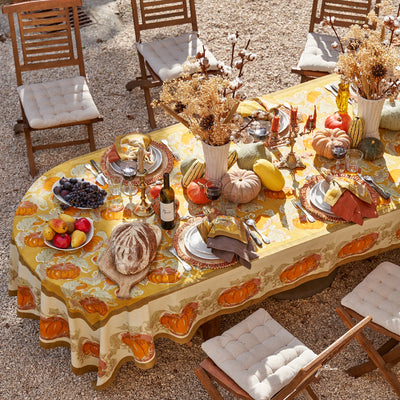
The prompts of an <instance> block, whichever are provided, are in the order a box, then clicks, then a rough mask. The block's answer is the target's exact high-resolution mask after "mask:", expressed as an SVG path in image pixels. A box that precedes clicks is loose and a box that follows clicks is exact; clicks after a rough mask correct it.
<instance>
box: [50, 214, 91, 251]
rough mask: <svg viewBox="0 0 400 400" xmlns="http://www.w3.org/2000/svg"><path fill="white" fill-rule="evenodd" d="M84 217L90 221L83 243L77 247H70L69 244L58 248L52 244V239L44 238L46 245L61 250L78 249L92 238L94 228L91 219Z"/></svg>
mask: <svg viewBox="0 0 400 400" xmlns="http://www.w3.org/2000/svg"><path fill="white" fill-rule="evenodd" d="M85 218H86V219H87V220H88V221H89V222H90V229H89V232H87V233H86V242H85V243H83V244H81V245H80V246H78V247H71V246H69V247H67V248H66V249H60V248H59V247H56V246H54V244H53V241H52V240H46V239H45V240H44V243H45V244H46V246H49V247H51V248H52V249H54V250H62V251H75V250H78V249H80V248H81V247H83V246H85V245H87V244H88V243H89V242H90V241H91V240H92V238H93V234H94V228H93V221H92V220H91V219H90V218H88V217H85Z"/></svg>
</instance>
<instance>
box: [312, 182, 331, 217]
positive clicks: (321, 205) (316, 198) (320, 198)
mask: <svg viewBox="0 0 400 400" xmlns="http://www.w3.org/2000/svg"><path fill="white" fill-rule="evenodd" d="M328 188H329V185H328V183H327V182H326V181H325V180H324V181H321V182H318V183H317V184H316V185H314V186H313V187H312V188H311V190H310V201H311V203H312V204H313V205H314V206H315V207H317V208H318V209H320V210H321V211H323V212H324V213H326V214H328V215H331V216H333V217H336V216H337V215H336V214H334V213H333V212H332V210H331V206H330V205H329V204H328V203H326V202H325V200H324V198H325V193H326V191H327V190H328Z"/></svg>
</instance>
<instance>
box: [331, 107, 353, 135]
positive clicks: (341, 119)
mask: <svg viewBox="0 0 400 400" xmlns="http://www.w3.org/2000/svg"><path fill="white" fill-rule="evenodd" d="M351 121H352V120H351V117H350V115H349V114H345V113H340V114H339V113H338V112H335V113H334V114H332V115H330V116H329V117H328V118H327V119H326V120H325V128H329V129H335V128H339V129H341V130H343V131H345V132H346V133H347V131H348V130H349V128H350V124H351Z"/></svg>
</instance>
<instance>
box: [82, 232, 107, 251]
mask: <svg viewBox="0 0 400 400" xmlns="http://www.w3.org/2000/svg"><path fill="white" fill-rule="evenodd" d="M102 242H103V238H101V237H100V236H97V235H95V236H93V237H92V240H91V241H90V242H89V243H88V244H85V246H83V250H85V251H87V252H88V253H91V252H92V251H94V250H97V248H100V247H101V243H102Z"/></svg>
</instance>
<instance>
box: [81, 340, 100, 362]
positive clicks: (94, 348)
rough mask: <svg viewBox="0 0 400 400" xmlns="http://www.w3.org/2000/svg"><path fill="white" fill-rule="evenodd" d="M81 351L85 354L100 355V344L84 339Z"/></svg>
mask: <svg viewBox="0 0 400 400" xmlns="http://www.w3.org/2000/svg"><path fill="white" fill-rule="evenodd" d="M82 353H83V354H86V355H87V356H91V357H97V358H99V356H100V345H99V344H98V343H96V342H91V341H90V340H86V341H85V342H84V343H83V345H82Z"/></svg>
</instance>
